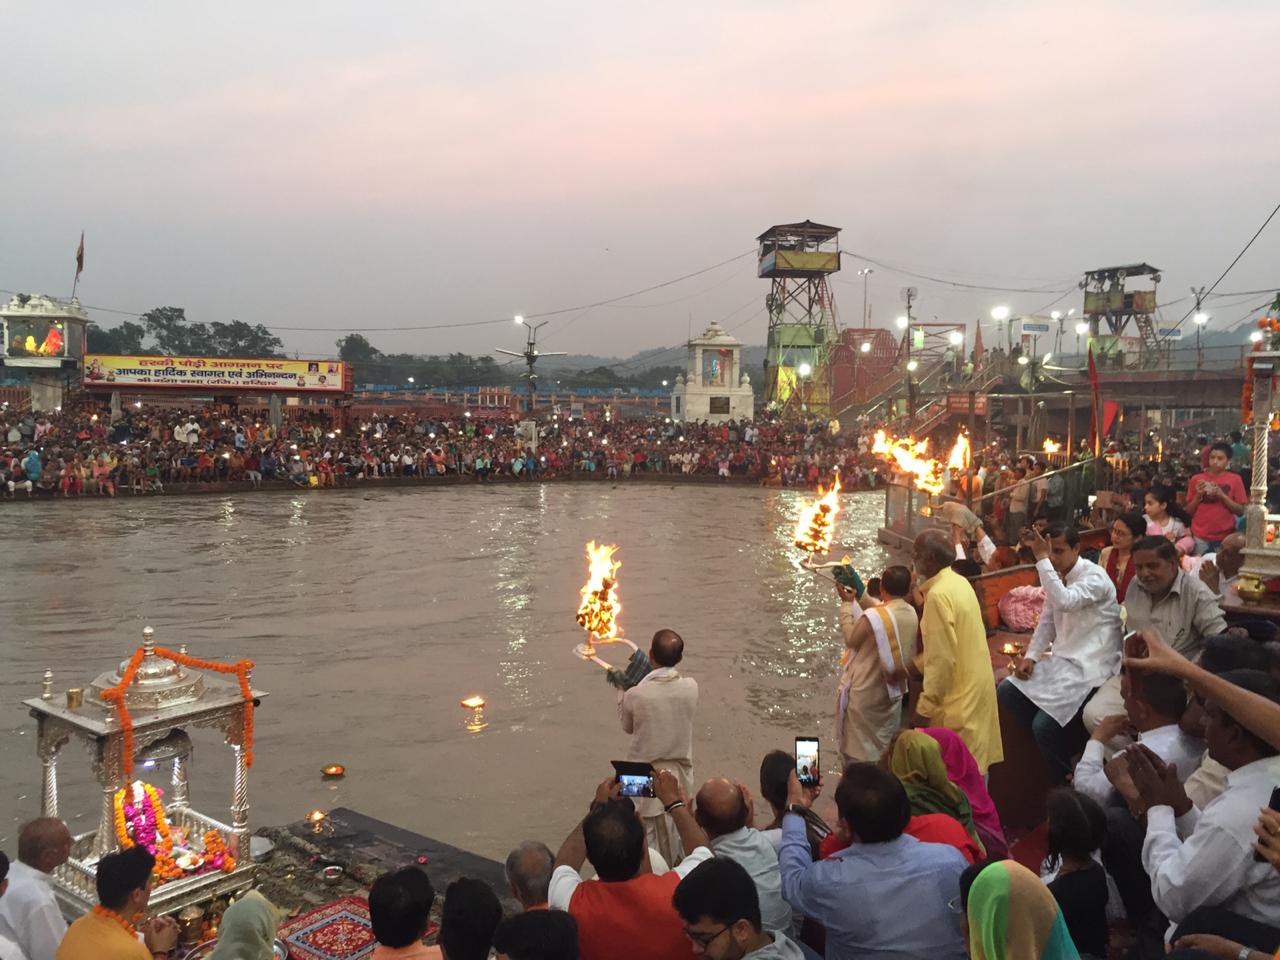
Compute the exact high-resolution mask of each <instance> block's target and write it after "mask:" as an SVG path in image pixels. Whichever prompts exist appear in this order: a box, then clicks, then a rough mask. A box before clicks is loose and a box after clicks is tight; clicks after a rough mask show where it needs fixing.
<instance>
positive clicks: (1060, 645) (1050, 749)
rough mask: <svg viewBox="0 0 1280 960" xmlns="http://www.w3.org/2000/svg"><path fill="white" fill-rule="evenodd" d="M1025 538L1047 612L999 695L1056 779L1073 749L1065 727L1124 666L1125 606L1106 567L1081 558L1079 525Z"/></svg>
mask: <svg viewBox="0 0 1280 960" xmlns="http://www.w3.org/2000/svg"><path fill="white" fill-rule="evenodd" d="M1022 542H1023V544H1024V545H1025V546H1027V547H1030V548H1031V551H1032V553H1033V554H1034V555H1035V558H1036V570H1037V571H1038V572H1039V574H1040V585H1041V586H1043V587H1044V593H1045V603H1044V611H1043V612H1042V613H1041V614H1040V623H1039V624H1038V625H1037V626H1036V629H1035V632H1034V633H1032V635H1031V643H1030V644H1029V645H1028V647H1027V652H1026V656H1024V657H1023V658H1022V661H1021V662H1020V663H1019V664H1018V666H1017V669H1016V670H1015V672H1014V675H1013V676H1012V677H1009V678H1008V679H1006V680H1004V681H1003V682H1001V684H1000V686H999V688H997V691H996V693H997V695H998V697H999V700H1000V708H1001V709H1002V710H1003V711H1004V712H1006V713H1008V714H1010V715H1011V716H1012V717H1014V718H1015V719H1016V720H1017V721H1018V722H1019V723H1021V724H1022V725H1023V726H1025V727H1028V728H1029V729H1030V731H1031V734H1032V736H1034V737H1035V740H1036V744H1037V746H1039V748H1040V752H1041V753H1042V754H1043V755H1044V758H1045V762H1046V763H1047V765H1048V767H1049V780H1050V783H1052V784H1055V785H1056V784H1061V783H1065V782H1066V780H1067V775H1068V774H1069V773H1070V772H1071V759H1072V756H1073V754H1074V753H1075V752H1076V750H1075V746H1074V744H1073V742H1072V736H1071V733H1070V732H1069V731H1067V729H1066V727H1067V725H1068V724H1070V723H1071V721H1072V719H1074V718H1075V716H1076V714H1078V713H1079V712H1080V710H1081V708H1082V707H1083V706H1084V703H1085V701H1086V700H1088V699H1089V695H1090V694H1091V693H1093V691H1094V690H1096V689H1097V688H1098V687H1100V686H1101V685H1102V684H1103V683H1105V682H1106V681H1107V680H1109V679H1110V678H1111V677H1113V676H1114V675H1115V674H1116V673H1118V672H1119V670H1120V656H1121V626H1120V605H1119V604H1118V603H1116V588H1115V584H1113V583H1112V582H1111V578H1110V577H1109V576H1107V572H1106V571H1105V570H1104V569H1102V567H1100V566H1098V565H1097V564H1096V563H1091V562H1090V561H1088V560H1085V559H1084V558H1083V557H1081V556H1080V536H1079V534H1078V533H1077V532H1076V529H1075V527H1072V526H1067V525H1058V526H1054V527H1050V528H1049V531H1048V538H1047V539H1046V538H1045V537H1041V536H1040V534H1039V533H1037V532H1036V531H1035V530H1034V529H1033V530H1028V531H1027V533H1026V534H1025V535H1024V537H1023V541H1022Z"/></svg>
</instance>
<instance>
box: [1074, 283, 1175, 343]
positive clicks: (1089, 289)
mask: <svg viewBox="0 0 1280 960" xmlns="http://www.w3.org/2000/svg"><path fill="white" fill-rule="evenodd" d="M1140 277H1150V278H1151V289H1150V290H1128V289H1126V288H1125V283H1126V281H1128V280H1134V279H1137V278H1140ZM1160 279H1161V278H1160V271H1159V270H1158V269H1156V268H1155V267H1153V266H1151V264H1149V263H1131V264H1127V265H1125V266H1122V267H1103V268H1101V269H1098V270H1090V271H1088V272H1087V273H1086V274H1085V275H1084V279H1083V280H1081V281H1080V287H1081V289H1082V290H1084V315H1085V319H1086V320H1088V322H1089V336H1090V337H1093V338H1095V340H1096V350H1097V352H1099V353H1102V354H1108V355H1109V354H1119V353H1120V340H1119V338H1121V337H1123V336H1124V335H1125V328H1126V327H1127V326H1128V325H1129V321H1130V320H1132V321H1133V323H1134V326H1135V327H1136V328H1137V331H1138V336H1139V337H1141V338H1142V351H1143V353H1144V354H1145V358H1144V359H1153V358H1154V357H1155V356H1156V355H1157V354H1158V353H1159V350H1160V337H1159V335H1158V333H1157V331H1156V328H1155V324H1154V322H1153V320H1154V317H1155V315H1156V286H1157V285H1158V284H1159V283H1160ZM1104 323H1105V325H1106V327H1105V330H1104V329H1103V328H1102V327H1103V324H1104Z"/></svg>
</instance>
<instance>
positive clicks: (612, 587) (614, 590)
mask: <svg viewBox="0 0 1280 960" xmlns="http://www.w3.org/2000/svg"><path fill="white" fill-rule="evenodd" d="M617 549H618V547H617V544H609V545H607V546H606V545H605V544H603V543H602V544H600V545H598V546H597V545H596V542H595V541H594V540H592V541H591V542H590V543H588V544H587V561H588V567H589V569H588V574H587V582H586V583H585V584H583V586H582V590H581V591H580V592H581V594H582V603H581V604H580V605H579V607H578V616H577V620H578V626H580V627H582V629H584V630H586V631H587V642H586V644H585V645H584V652H583V654H582V656H583V659H590V658H591V657H593V656H595V648H594V647H593V646H592V643H593V642H594V641H596V640H616V639H617V637H618V614H620V613H621V612H622V604H621V603H620V602H619V601H618V568H619V567H621V566H622V564H621V563H620V562H619V561H617V560H614V559H613V554H614V551H616V550H617Z"/></svg>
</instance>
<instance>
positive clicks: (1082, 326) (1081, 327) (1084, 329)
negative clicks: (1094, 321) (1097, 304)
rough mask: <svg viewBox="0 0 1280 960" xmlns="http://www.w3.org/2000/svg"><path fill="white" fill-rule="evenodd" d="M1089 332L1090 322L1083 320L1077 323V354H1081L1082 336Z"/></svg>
mask: <svg viewBox="0 0 1280 960" xmlns="http://www.w3.org/2000/svg"><path fill="white" fill-rule="evenodd" d="M1088 332H1089V324H1087V323H1085V322H1084V321H1083V320H1081V321H1080V322H1079V323H1077V324H1076V355H1077V356H1079V354H1080V338H1081V337H1083V336H1084V335H1085V334H1087V333H1088Z"/></svg>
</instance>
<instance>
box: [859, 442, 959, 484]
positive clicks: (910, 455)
mask: <svg viewBox="0 0 1280 960" xmlns="http://www.w3.org/2000/svg"><path fill="white" fill-rule="evenodd" d="M871 452H872V453H874V454H876V455H878V456H881V457H884V458H885V459H886V460H888V461H890V462H891V463H894V464H896V465H897V467H898V469H899V470H901V471H902V472H903V473H909V474H911V476H912V477H914V478H915V484H916V487H917V488H919V489H920V490H926V491H928V492H929V493H941V492H942V489H943V487H945V486H946V484H945V483H944V482H943V479H942V464H940V463H939V462H938V461H937V460H932V459H930V458H929V456H928V453H929V441H928V440H917V439H915V438H914V437H891V436H889V435H888V434H887V433H885V432H884V431H883V430H877V431H876V435H875V439H874V441H873V442H872V444H871Z"/></svg>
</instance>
